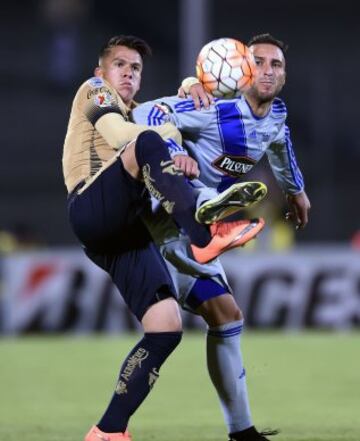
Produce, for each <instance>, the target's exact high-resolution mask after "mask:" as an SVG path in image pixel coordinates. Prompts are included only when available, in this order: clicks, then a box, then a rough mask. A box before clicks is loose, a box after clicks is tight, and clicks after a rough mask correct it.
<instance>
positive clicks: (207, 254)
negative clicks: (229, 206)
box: [191, 218, 265, 263]
mask: <svg viewBox="0 0 360 441" xmlns="http://www.w3.org/2000/svg"><path fill="white" fill-rule="evenodd" d="M264 226H265V221H264V219H262V218H259V219H251V220H241V221H236V222H217V223H215V224H213V225H210V232H211V236H212V239H211V241H210V243H209V244H208V245H207V246H206V247H204V248H199V247H197V246H195V245H191V250H192V252H193V255H194V258H195V260H196V261H197V262H199V263H207V262H210V260H213V259H215V258H216V257H218V256H220V254H222V253H225V251H228V250H231V249H232V248H236V247H241V246H244V245H245V244H246V243H247V242H249V241H250V240H251V239H254V238H255V237H256V236H257V234H258V233H260V231H261V230H262V229H263V228H264Z"/></svg>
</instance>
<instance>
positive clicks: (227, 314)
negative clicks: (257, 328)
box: [196, 294, 243, 326]
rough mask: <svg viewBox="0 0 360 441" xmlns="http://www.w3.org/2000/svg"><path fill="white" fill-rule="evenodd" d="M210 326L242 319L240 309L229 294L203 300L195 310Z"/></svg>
mask: <svg viewBox="0 0 360 441" xmlns="http://www.w3.org/2000/svg"><path fill="white" fill-rule="evenodd" d="M196 312H198V313H199V314H200V315H201V316H202V317H203V318H204V320H205V321H206V323H207V324H208V325H210V326H220V325H224V324H226V323H230V322H234V321H238V320H242V319H243V314H242V312H241V309H240V308H239V306H238V305H237V303H236V302H235V299H234V297H233V296H232V295H231V294H224V295H221V296H218V297H216V298H213V299H210V300H208V301H206V302H204V303H203V304H202V305H201V306H200V307H199V308H198V309H197V311H196Z"/></svg>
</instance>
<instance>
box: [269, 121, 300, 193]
mask: <svg viewBox="0 0 360 441" xmlns="http://www.w3.org/2000/svg"><path fill="white" fill-rule="evenodd" d="M267 156H268V159H269V163H270V166H271V169H272V171H273V173H274V176H275V178H276V180H277V182H278V184H279V186H280V187H281V189H282V190H283V191H284V192H285V193H290V194H297V193H300V192H301V191H303V190H304V179H303V175H302V173H301V171H300V168H299V166H298V164H297V161H296V157H295V153H294V150H293V147H292V142H291V137H290V130H289V128H288V126H287V125H286V124H285V122H284V124H283V125H282V127H281V129H280V131H279V133H278V136H277V137H276V139H275V140H274V141H273V142H272V144H271V145H270V147H269V148H268V149H267Z"/></svg>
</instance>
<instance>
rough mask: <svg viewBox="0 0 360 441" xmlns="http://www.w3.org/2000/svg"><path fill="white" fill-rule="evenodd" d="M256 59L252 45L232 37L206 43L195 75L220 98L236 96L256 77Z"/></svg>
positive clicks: (198, 59) (197, 63) (199, 57)
mask: <svg viewBox="0 0 360 441" xmlns="http://www.w3.org/2000/svg"><path fill="white" fill-rule="evenodd" d="M255 69H256V65H255V61H254V57H253V55H252V53H251V52H250V49H249V48H248V47H247V46H245V45H244V44H243V43H241V41H238V40H234V39H233V38H219V39H218V40H213V41H211V42H210V43H208V44H206V45H205V46H204V47H203V48H202V49H201V51H200V53H199V55H198V58H197V61H196V75H197V77H198V79H199V81H200V82H201V83H202V85H203V86H204V88H205V90H206V91H207V92H209V93H211V94H212V95H213V96H215V97H218V98H234V97H236V96H238V95H240V94H241V93H242V92H244V91H245V90H246V89H247V88H248V87H250V86H251V85H252V83H253V81H254V74H255Z"/></svg>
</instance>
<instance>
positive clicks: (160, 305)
mask: <svg viewBox="0 0 360 441" xmlns="http://www.w3.org/2000/svg"><path fill="white" fill-rule="evenodd" d="M141 323H142V325H143V328H144V331H145V332H180V331H182V320H181V315H180V311H179V306H178V304H177V302H176V300H175V299H174V298H172V297H169V298H167V299H164V300H161V301H160V302H157V303H155V304H153V305H151V306H150V307H149V309H148V310H147V311H146V313H145V315H144V317H143V318H142V320H141Z"/></svg>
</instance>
